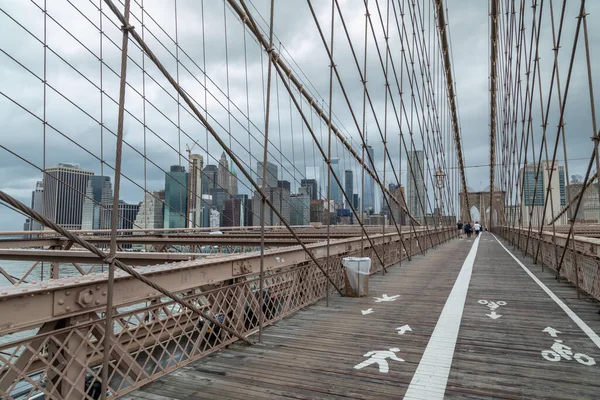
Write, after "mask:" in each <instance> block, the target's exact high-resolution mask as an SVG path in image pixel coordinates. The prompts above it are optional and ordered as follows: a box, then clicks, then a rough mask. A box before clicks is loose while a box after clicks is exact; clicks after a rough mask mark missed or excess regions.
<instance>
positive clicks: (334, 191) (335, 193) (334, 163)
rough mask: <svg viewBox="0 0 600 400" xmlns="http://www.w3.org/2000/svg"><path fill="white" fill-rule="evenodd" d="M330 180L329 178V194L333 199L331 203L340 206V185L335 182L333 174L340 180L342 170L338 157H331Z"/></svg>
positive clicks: (341, 202)
mask: <svg viewBox="0 0 600 400" xmlns="http://www.w3.org/2000/svg"><path fill="white" fill-rule="evenodd" d="M331 171H332V174H331V180H330V185H331V191H330V196H331V200H333V203H334V204H335V206H336V208H341V207H342V204H343V201H342V197H343V196H342V188H341V187H340V185H338V184H337V182H336V180H335V178H334V175H335V176H337V177H338V179H339V180H340V182H342V172H341V170H340V159H339V158H332V159H331Z"/></svg>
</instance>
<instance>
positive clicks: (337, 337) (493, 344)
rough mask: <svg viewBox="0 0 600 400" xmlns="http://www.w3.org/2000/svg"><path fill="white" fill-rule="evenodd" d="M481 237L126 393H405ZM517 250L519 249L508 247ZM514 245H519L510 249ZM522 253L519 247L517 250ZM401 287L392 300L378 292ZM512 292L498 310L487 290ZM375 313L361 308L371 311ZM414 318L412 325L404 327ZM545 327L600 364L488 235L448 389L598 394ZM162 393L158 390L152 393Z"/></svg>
mask: <svg viewBox="0 0 600 400" xmlns="http://www.w3.org/2000/svg"><path fill="white" fill-rule="evenodd" d="M471 245H472V240H466V239H465V240H454V241H451V242H449V243H446V244H444V245H442V246H439V247H438V249H436V250H430V251H429V252H428V253H427V254H426V256H416V257H414V258H413V260H412V261H411V262H404V263H403V264H402V267H400V268H398V267H394V268H390V269H389V273H388V274H386V275H385V276H383V275H381V274H378V275H375V276H372V277H371V281H370V293H369V297H366V298H360V299H357V298H340V297H338V296H332V297H331V300H330V306H329V307H325V302H324V301H321V302H319V303H317V304H316V305H314V306H311V307H308V308H306V309H304V310H301V311H299V312H297V313H296V314H294V315H293V316H291V317H289V318H287V319H284V320H282V321H280V322H278V323H277V324H275V325H274V326H272V327H269V328H267V329H266V330H265V332H264V335H263V340H264V344H261V345H256V346H252V347H248V346H246V345H243V344H234V345H232V346H231V347H230V348H228V349H225V350H222V351H219V352H217V353H215V354H212V355H210V356H207V357H205V358H203V359H201V360H199V361H197V362H195V363H192V364H190V365H188V366H186V367H183V368H181V369H180V370H178V371H176V372H174V373H172V374H170V375H167V376H165V377H163V378H161V379H159V380H158V381H156V382H153V383H150V384H148V385H146V386H145V387H143V388H141V389H139V390H138V391H135V392H133V393H130V394H128V395H126V396H125V397H124V398H126V399H145V400H148V399H162V398H165V397H167V398H174V399H204V398H220V399H244V400H246V399H253V398H256V399H261V398H264V399H266V398H269V399H279V398H281V399H284V398H287V399H289V398H294V399H348V398H356V399H358V398H360V399H398V398H402V397H403V396H404V393H405V392H406V390H407V388H408V386H409V384H410V383H411V380H412V377H413V375H414V373H415V371H416V369H417V366H418V365H419V362H420V361H421V358H422V355H423V352H424V351H425V348H426V347H427V345H428V343H429V340H430V337H431V335H432V333H433V330H434V328H435V326H436V323H437V321H438V318H439V316H440V313H441V311H442V309H443V307H444V304H445V302H446V299H447V298H448V295H449V294H450V291H451V290H452V287H453V285H454V283H455V281H456V278H457V276H458V273H459V271H460V269H461V267H462V264H463V261H464V260H465V257H466V255H467V254H468V252H469V250H470V249H471ZM509 249H510V248H509ZM511 250H512V249H511ZM515 255H517V256H520V254H519V253H516V252H515ZM523 262H524V264H525V265H527V266H528V267H530V269H531V271H532V272H533V273H534V274H535V275H536V276H538V278H539V279H540V280H542V281H543V282H544V283H545V284H546V285H547V286H548V287H549V288H550V289H551V290H552V291H553V292H554V293H555V294H556V295H557V296H559V297H560V298H561V299H562V300H563V301H564V302H565V303H566V304H567V305H568V306H569V307H571V309H572V310H573V311H575V312H576V313H577V314H578V315H579V316H580V317H581V318H582V319H583V320H584V321H586V322H587V323H588V325H590V327H591V328H592V329H593V330H594V331H596V332H600V315H598V314H596V312H597V310H598V307H599V305H598V303H597V302H595V301H593V300H591V299H589V298H584V297H582V299H581V300H578V299H577V296H576V291H575V290H574V288H573V287H572V286H571V285H569V284H567V283H564V282H561V283H558V282H557V281H556V280H555V279H554V277H553V275H552V274H551V273H550V272H549V271H548V270H546V271H542V270H541V267H540V266H536V265H531V263H530V262H528V261H527V260H523ZM383 294H387V295H389V296H393V295H400V296H401V297H400V298H399V299H397V300H396V301H393V302H381V303H375V301H374V297H381V295H383ZM483 299H485V300H492V301H497V300H502V301H506V302H507V304H506V305H505V306H501V307H499V308H498V309H497V310H496V311H497V313H498V314H500V315H502V317H500V318H499V319H495V320H493V319H491V318H489V317H488V316H486V315H485V314H488V313H489V312H490V309H489V308H488V307H487V306H485V305H482V304H479V303H478V300H483ZM368 308H373V309H374V313H372V314H368V315H362V313H361V310H366V309H368ZM405 324H408V325H410V328H411V329H412V331H411V332H407V333H405V334H404V335H399V334H398V333H397V331H396V330H395V329H396V328H398V327H401V326H403V325H405ZM546 326H551V327H553V328H556V329H558V330H559V331H561V333H560V334H559V336H560V339H564V340H565V343H566V344H567V345H568V346H571V347H572V348H573V351H574V352H579V353H585V354H588V355H590V356H592V357H594V358H595V359H596V360H597V362H598V363H600V351H599V349H598V348H597V347H596V346H595V345H594V343H593V342H592V341H591V340H590V339H589V338H588V337H587V336H586V335H585V334H584V333H583V332H582V331H581V329H579V327H578V326H577V325H576V324H574V323H573V321H572V320H571V319H570V318H569V317H568V316H567V315H566V314H565V313H564V311H562V310H561V309H560V308H559V307H558V305H556V303H555V302H554V301H553V300H552V299H550V297H548V295H547V294H546V293H544V292H543V291H542V290H541V289H540V288H539V286H538V285H537V284H536V283H535V282H534V281H533V280H532V279H531V278H530V277H529V276H528V275H527V274H526V273H525V272H524V271H523V270H522V269H521V268H520V267H519V266H518V264H517V263H516V262H515V261H514V260H513V259H512V258H511V257H510V256H509V255H508V254H507V253H506V251H505V250H504V249H503V248H502V247H501V246H500V245H499V244H498V243H497V242H496V241H495V239H494V238H493V237H492V235H490V234H487V233H486V234H484V235H483V236H482V238H481V240H480V242H479V249H478V253H477V257H476V260H475V265H474V268H473V274H472V277H471V283H470V286H469V291H468V294H467V300H466V303H465V308H464V312H463V317H462V321H461V326H460V331H459V335H458V339H457V343H456V347H455V351H454V358H453V362H452V367H451V371H450V374H449V377H448V383H447V387H446V394H445V398H470V399H520V398H536V399H538V398H544V399H546V398H547V399H575V398H581V399H588V398H589V399H595V398H598V397H599V396H600V394H599V393H600V379H599V378H600V367H599V366H598V365H594V366H585V365H582V364H579V363H578V362H576V361H575V360H571V361H566V360H562V361H560V362H550V361H547V360H545V359H544V358H542V356H541V351H542V350H547V349H550V346H551V345H552V344H553V340H552V338H551V337H550V335H549V334H547V333H545V332H542V330H543V329H544V328H545V327H546ZM394 347H398V348H400V351H399V352H398V353H397V356H398V357H400V358H402V359H404V360H405V361H404V362H398V361H389V372H388V373H380V372H379V370H378V368H377V366H376V365H371V366H368V367H365V368H363V369H360V370H356V369H354V366H355V365H356V364H358V363H360V362H362V361H363V360H365V359H366V357H364V356H363V355H364V354H365V353H367V352H368V351H372V350H387V349H390V348H394ZM153 396H155V397H153Z"/></svg>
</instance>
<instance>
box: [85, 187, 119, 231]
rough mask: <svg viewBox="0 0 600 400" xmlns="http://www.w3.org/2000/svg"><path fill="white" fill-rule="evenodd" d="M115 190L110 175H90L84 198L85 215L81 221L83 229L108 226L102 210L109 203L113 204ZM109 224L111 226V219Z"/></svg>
mask: <svg viewBox="0 0 600 400" xmlns="http://www.w3.org/2000/svg"><path fill="white" fill-rule="evenodd" d="M112 202H113V192H112V185H111V183H110V177H108V176H90V179H89V180H88V183H87V188H86V191H85V198H84V199H83V217H82V221H81V229H83V230H92V229H103V228H101V227H103V226H107V224H106V223H105V221H103V218H104V215H105V214H104V213H103V212H102V210H103V209H105V207H106V206H108V205H109V204H110V205H111V206H112ZM108 226H110V221H109V224H108Z"/></svg>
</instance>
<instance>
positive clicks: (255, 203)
mask: <svg viewBox="0 0 600 400" xmlns="http://www.w3.org/2000/svg"><path fill="white" fill-rule="evenodd" d="M289 186H290V184H289V182H288V181H278V182H277V183H276V184H275V187H268V188H267V191H266V194H267V196H268V198H269V200H270V201H271V203H272V204H273V206H274V207H275V209H276V210H277V211H278V212H279V213H280V214H281V215H282V216H283V218H285V220H286V221H288V222H289V221H290V191H289V189H288V188H289ZM261 207H262V198H261V196H260V195H259V194H258V193H255V194H254V198H253V199H252V213H253V214H254V225H260V208H261ZM265 225H283V223H282V222H281V220H280V219H279V217H278V216H277V214H276V213H275V212H274V211H273V210H272V209H271V208H270V207H269V206H267V205H265Z"/></svg>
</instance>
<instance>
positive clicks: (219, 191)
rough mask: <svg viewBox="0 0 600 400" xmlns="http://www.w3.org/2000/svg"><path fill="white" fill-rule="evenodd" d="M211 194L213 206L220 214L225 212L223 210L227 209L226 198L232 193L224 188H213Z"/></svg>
mask: <svg viewBox="0 0 600 400" xmlns="http://www.w3.org/2000/svg"><path fill="white" fill-rule="evenodd" d="M210 196H211V198H212V202H211V204H210V205H211V207H212V208H213V209H215V210H217V211H219V213H220V214H223V210H224V209H225V200H227V199H229V198H231V195H230V194H229V192H228V191H227V189H224V188H215V189H211V191H210Z"/></svg>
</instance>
